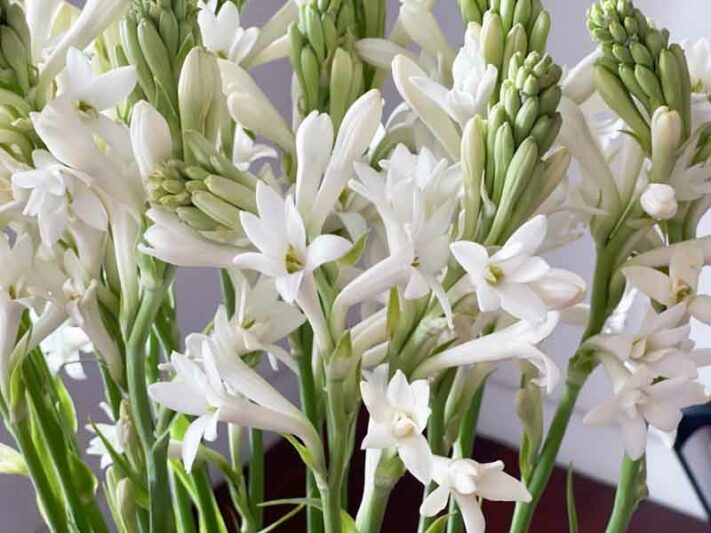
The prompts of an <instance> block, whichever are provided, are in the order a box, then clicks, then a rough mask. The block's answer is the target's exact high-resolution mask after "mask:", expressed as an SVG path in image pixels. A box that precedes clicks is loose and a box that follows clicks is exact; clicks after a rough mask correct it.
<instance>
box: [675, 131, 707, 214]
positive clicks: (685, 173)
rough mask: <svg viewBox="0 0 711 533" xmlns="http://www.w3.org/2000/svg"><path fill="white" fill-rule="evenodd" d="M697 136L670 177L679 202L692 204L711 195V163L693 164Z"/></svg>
mask: <svg viewBox="0 0 711 533" xmlns="http://www.w3.org/2000/svg"><path fill="white" fill-rule="evenodd" d="M696 146H697V143H696V136H692V138H691V139H690V140H689V141H688V142H687V143H686V145H685V146H684V148H683V150H682V152H681V154H679V155H677V158H676V163H675V164H674V167H673V168H672V170H671V174H670V176H669V185H671V186H672V187H674V193H675V196H676V199H677V201H679V202H690V201H693V200H698V199H699V198H701V197H702V196H706V195H708V194H711V161H709V160H706V161H701V162H699V163H696V164H693V160H694V157H695V156H696Z"/></svg>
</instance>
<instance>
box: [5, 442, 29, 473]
mask: <svg viewBox="0 0 711 533" xmlns="http://www.w3.org/2000/svg"><path fill="white" fill-rule="evenodd" d="M0 474H7V475H12V476H25V477H27V465H26V464H25V459H24V457H22V455H21V454H20V453H19V452H18V451H17V450H15V449H14V448H11V447H10V446H7V445H6V444H3V443H2V442H0Z"/></svg>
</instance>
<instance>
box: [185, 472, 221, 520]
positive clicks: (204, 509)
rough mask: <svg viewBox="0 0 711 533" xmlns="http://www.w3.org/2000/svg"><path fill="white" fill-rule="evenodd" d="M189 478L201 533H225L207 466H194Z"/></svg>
mask: <svg viewBox="0 0 711 533" xmlns="http://www.w3.org/2000/svg"><path fill="white" fill-rule="evenodd" d="M190 476H191V477H192V479H193V485H194V487H195V499H196V502H195V503H196V504H197V508H198V511H199V514H200V529H201V531H209V532H210V533H213V532H214V533H227V527H226V526H225V522H224V520H223V519H222V516H221V515H220V511H219V509H218V507H217V502H216V501H215V493H214V492H213V490H212V484H211V483H210V475H209V473H208V470H207V465H205V463H202V464H196V465H194V467H193V471H192V473H191V474H190ZM203 528H204V529H203Z"/></svg>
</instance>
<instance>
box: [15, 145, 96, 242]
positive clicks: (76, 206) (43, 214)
mask: <svg viewBox="0 0 711 533" xmlns="http://www.w3.org/2000/svg"><path fill="white" fill-rule="evenodd" d="M32 159H33V162H34V165H35V169H34V170H27V171H24V172H19V173H17V174H15V175H14V176H13V178H12V183H13V185H14V186H15V187H16V188H18V189H23V190H29V191H30V193H29V197H28V198H27V203H26V204H25V208H24V210H23V214H24V215H26V216H31V217H37V224H38V226H39V231H40V236H41V237H42V243H43V244H44V245H45V246H47V247H48V248H51V247H52V246H54V245H55V244H56V242H57V241H58V240H59V239H60V238H61V237H62V235H63V234H64V232H65V231H66V229H67V226H68V225H69V224H70V223H71V222H72V221H73V220H79V221H81V222H83V223H85V224H87V225H88V226H90V227H92V228H94V229H96V230H100V231H105V230H106V229H107V227H108V214H107V213H106V209H105V208H104V206H103V204H102V203H101V200H99V198H98V196H97V195H96V193H95V192H94V191H92V190H91V188H90V184H91V182H92V179H91V177H89V176H87V175H86V174H84V173H82V172H78V171H75V170H73V169H71V168H68V167H66V166H64V165H62V164H61V163H60V162H59V161H57V160H56V159H55V158H54V157H53V156H52V154H50V153H49V152H47V151H45V150H35V151H34V152H33V153H32Z"/></svg>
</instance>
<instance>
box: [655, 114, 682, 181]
mask: <svg viewBox="0 0 711 533" xmlns="http://www.w3.org/2000/svg"><path fill="white" fill-rule="evenodd" d="M682 128H683V126H682V123H681V117H680V116H679V113H677V112H676V111H670V110H669V108H668V107H664V106H663V107H659V108H657V110H656V111H655V112H654V115H653V116H652V181H653V182H654V183H660V182H664V181H666V180H667V178H668V177H669V174H670V173H671V170H672V168H673V167H674V163H675V162H676V152H677V149H678V148H679V144H680V143H681V136H682Z"/></svg>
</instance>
